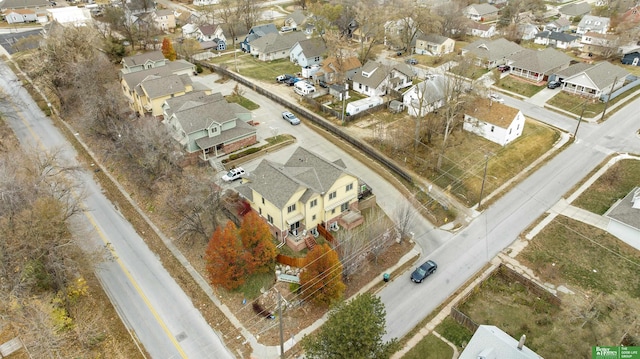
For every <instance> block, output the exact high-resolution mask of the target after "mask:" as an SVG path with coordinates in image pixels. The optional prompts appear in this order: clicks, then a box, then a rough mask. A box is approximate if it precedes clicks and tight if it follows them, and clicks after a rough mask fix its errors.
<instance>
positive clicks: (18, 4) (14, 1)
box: [0, 0, 51, 9]
mask: <svg viewBox="0 0 640 359" xmlns="http://www.w3.org/2000/svg"><path fill="white" fill-rule="evenodd" d="M50 6H51V4H50V3H49V1H47V0H4V1H2V2H0V9H24V8H31V7H50Z"/></svg>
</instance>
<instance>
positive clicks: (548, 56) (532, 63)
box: [511, 48, 571, 75]
mask: <svg viewBox="0 0 640 359" xmlns="http://www.w3.org/2000/svg"><path fill="white" fill-rule="evenodd" d="M511 60H512V61H513V63H512V64H511V67H514V68H520V69H525V70H529V71H534V72H538V73H543V74H545V75H550V73H549V72H550V71H552V70H554V69H557V68H558V67H562V66H567V65H569V63H570V62H571V57H569V56H567V55H566V54H565V53H563V52H560V51H558V50H556V49H552V48H546V49H544V50H542V51H537V50H529V49H526V50H524V51H520V52H518V53H517V54H515V55H513V56H512V57H511Z"/></svg>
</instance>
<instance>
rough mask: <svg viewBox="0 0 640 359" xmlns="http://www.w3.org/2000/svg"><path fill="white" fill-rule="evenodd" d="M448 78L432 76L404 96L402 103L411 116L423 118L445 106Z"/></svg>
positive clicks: (414, 86) (410, 89) (440, 75)
mask: <svg viewBox="0 0 640 359" xmlns="http://www.w3.org/2000/svg"><path fill="white" fill-rule="evenodd" d="M446 93H447V78H446V77H445V76H444V75H442V74H436V75H430V76H427V78H426V79H425V80H424V81H422V82H419V83H417V84H415V85H413V86H411V87H410V88H409V89H408V90H407V91H405V92H404V93H403V94H402V103H403V105H404V107H405V108H406V109H407V112H408V113H409V116H412V117H418V116H420V117H422V116H425V115H426V114H427V113H430V112H433V111H435V110H437V109H439V108H440V107H442V106H444V103H445V96H446Z"/></svg>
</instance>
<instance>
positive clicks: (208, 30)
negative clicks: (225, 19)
mask: <svg viewBox="0 0 640 359" xmlns="http://www.w3.org/2000/svg"><path fill="white" fill-rule="evenodd" d="M218 26H219V25H215V24H207V25H200V26H199V27H198V30H200V32H201V33H202V35H204V36H209V35H213V34H214V33H215V32H216V29H218Z"/></svg>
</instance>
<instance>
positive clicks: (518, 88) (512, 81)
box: [495, 70, 544, 97]
mask: <svg viewBox="0 0 640 359" xmlns="http://www.w3.org/2000/svg"><path fill="white" fill-rule="evenodd" d="M495 71H497V70H495ZM498 86H499V87H500V88H503V89H505V90H507V91H511V92H514V93H517V94H519V95H522V96H525V97H531V96H533V95H535V94H537V93H538V92H540V91H541V90H542V89H543V88H544V86H538V85H534V84H532V83H529V82H526V81H521V80H519V79H517V78H515V77H514V76H507V77H505V78H503V79H501V80H500V82H499V83H498Z"/></svg>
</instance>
